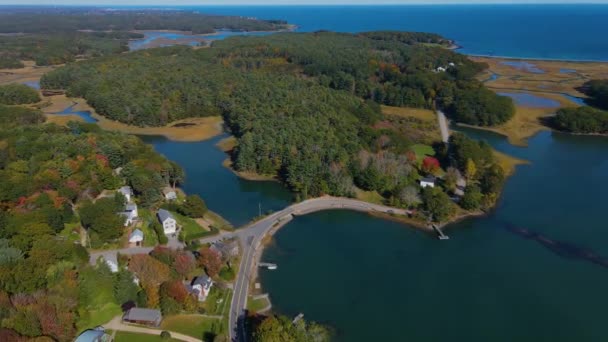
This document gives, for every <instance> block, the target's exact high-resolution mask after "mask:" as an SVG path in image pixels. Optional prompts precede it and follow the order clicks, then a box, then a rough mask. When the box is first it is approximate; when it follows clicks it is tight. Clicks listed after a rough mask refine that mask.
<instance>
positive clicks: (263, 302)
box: [247, 297, 270, 312]
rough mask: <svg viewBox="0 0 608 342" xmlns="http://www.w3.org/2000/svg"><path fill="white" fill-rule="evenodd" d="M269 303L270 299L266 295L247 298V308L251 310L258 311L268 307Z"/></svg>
mask: <svg viewBox="0 0 608 342" xmlns="http://www.w3.org/2000/svg"><path fill="white" fill-rule="evenodd" d="M269 304H270V301H269V300H268V298H266V297H263V298H258V299H253V298H252V297H249V298H247V310H249V311H251V312H258V311H260V310H262V309H264V308H266V307H268V305H269Z"/></svg>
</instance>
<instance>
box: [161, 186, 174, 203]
mask: <svg viewBox="0 0 608 342" xmlns="http://www.w3.org/2000/svg"><path fill="white" fill-rule="evenodd" d="M163 195H164V196H165V200H167V201H175V200H176V199H177V193H176V192H175V190H173V189H172V188H169V187H167V188H164V189H163Z"/></svg>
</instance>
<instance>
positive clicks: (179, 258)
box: [173, 252, 196, 278]
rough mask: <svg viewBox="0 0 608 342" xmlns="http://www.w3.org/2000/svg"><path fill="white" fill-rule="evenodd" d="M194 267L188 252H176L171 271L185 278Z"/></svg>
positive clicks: (192, 258) (192, 259)
mask: <svg viewBox="0 0 608 342" xmlns="http://www.w3.org/2000/svg"><path fill="white" fill-rule="evenodd" d="M194 267H196V264H195V261H194V257H193V256H192V254H190V253H188V252H178V253H177V255H176V256H175V260H174V261H173V269H175V271H176V272H177V273H178V274H179V275H181V276H182V277H184V278H185V277H186V276H187V275H188V274H189V273H190V272H192V270H194Z"/></svg>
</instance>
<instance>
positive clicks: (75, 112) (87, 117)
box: [52, 104, 97, 123]
mask: <svg viewBox="0 0 608 342" xmlns="http://www.w3.org/2000/svg"><path fill="white" fill-rule="evenodd" d="M74 106H76V105H75V104H74V105H71V106H69V107H68V108H66V109H64V110H62V111H61V112H57V113H53V114H52V115H63V116H66V115H76V116H79V117H81V118H82V119H84V121H85V122H88V123H95V122H97V119H95V118H94V117H92V116H91V112H89V111H88V110H85V111H78V110H74Z"/></svg>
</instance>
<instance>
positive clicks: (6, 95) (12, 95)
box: [0, 84, 40, 105]
mask: <svg viewBox="0 0 608 342" xmlns="http://www.w3.org/2000/svg"><path fill="white" fill-rule="evenodd" d="M36 102H40V95H39V94H38V92H37V91H36V90H35V89H32V88H31V87H28V86H26V85H25V84H7V85H0V104H5V105H18V104H31V103H36Z"/></svg>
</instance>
